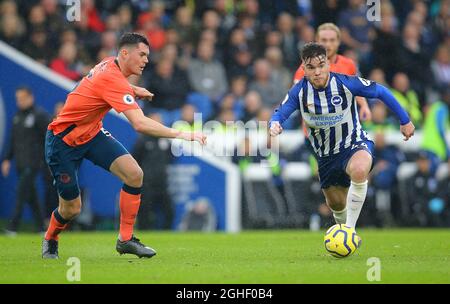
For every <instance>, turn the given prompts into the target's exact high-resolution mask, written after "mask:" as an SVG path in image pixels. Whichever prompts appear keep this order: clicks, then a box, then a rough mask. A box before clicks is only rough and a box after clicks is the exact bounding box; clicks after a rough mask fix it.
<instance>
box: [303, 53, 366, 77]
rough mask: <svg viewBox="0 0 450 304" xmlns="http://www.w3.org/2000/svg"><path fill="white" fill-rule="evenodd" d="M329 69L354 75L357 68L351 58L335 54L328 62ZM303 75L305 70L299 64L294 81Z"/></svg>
mask: <svg viewBox="0 0 450 304" xmlns="http://www.w3.org/2000/svg"><path fill="white" fill-rule="evenodd" d="M330 71H331V72H334V73H339V74H345V75H350V76H355V75H356V73H357V71H358V70H357V68H356V65H355V63H354V62H353V60H351V59H350V58H347V57H344V56H342V55H337V57H336V61H335V62H331V63H330ZM304 76H305V72H304V71H303V68H302V65H300V66H299V67H298V69H297V71H296V72H295V75H294V83H297V82H299V81H300V80H301V79H302V78H303V77H304Z"/></svg>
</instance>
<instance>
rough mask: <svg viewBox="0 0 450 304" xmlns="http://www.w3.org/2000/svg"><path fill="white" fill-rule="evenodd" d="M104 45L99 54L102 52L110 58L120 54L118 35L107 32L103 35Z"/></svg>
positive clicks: (102, 44)
mask: <svg viewBox="0 0 450 304" xmlns="http://www.w3.org/2000/svg"><path fill="white" fill-rule="evenodd" d="M101 37H102V38H101V39H102V43H101V49H100V51H99V52H102V53H103V54H104V55H105V56H104V57H110V56H116V55H117V53H118V50H117V40H118V39H117V36H116V33H115V32H113V31H111V30H107V31H105V32H103V33H102V36H101Z"/></svg>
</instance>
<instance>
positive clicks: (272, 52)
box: [264, 46, 292, 92]
mask: <svg viewBox="0 0 450 304" xmlns="http://www.w3.org/2000/svg"><path fill="white" fill-rule="evenodd" d="M264 57H265V59H267V61H268V62H269V64H270V69H271V71H272V79H273V81H274V82H275V83H277V84H281V85H282V88H283V91H285V92H287V91H288V90H289V88H290V87H291V86H292V75H291V72H289V70H288V69H287V68H286V67H285V66H284V65H283V54H282V53H281V50H280V49H279V48H277V47H274V46H272V47H269V48H267V49H266V53H265V56H264Z"/></svg>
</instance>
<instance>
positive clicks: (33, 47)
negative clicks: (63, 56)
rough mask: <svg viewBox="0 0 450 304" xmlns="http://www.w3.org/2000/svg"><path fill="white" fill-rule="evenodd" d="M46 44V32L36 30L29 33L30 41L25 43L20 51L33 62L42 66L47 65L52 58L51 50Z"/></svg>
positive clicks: (39, 29)
mask: <svg viewBox="0 0 450 304" xmlns="http://www.w3.org/2000/svg"><path fill="white" fill-rule="evenodd" d="M47 43H48V41H47V33H46V31H45V30H44V29H42V28H37V29H34V30H33V31H32V32H31V35H30V40H28V41H27V42H25V44H24V45H23V46H22V50H23V52H24V53H25V54H27V55H28V56H30V57H31V58H33V59H34V60H36V61H38V62H39V63H41V64H43V65H47V64H48V62H49V60H50V58H52V56H53V50H52V49H49V48H48V47H47Z"/></svg>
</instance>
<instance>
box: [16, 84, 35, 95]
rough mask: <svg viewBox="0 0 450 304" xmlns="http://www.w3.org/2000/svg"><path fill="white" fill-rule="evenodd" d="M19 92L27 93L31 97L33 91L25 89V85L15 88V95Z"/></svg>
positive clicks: (28, 88)
mask: <svg viewBox="0 0 450 304" xmlns="http://www.w3.org/2000/svg"><path fill="white" fill-rule="evenodd" d="M19 91H25V92H27V93H28V95H33V91H31V89H30V87H27V86H25V85H21V86H18V87H17V88H16V93H17V92H19Z"/></svg>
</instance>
